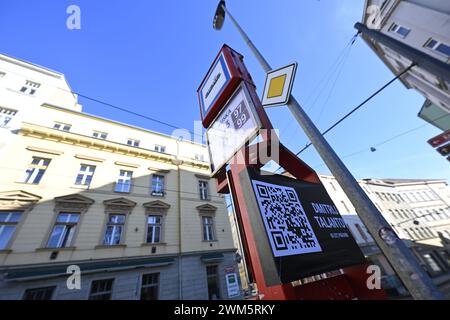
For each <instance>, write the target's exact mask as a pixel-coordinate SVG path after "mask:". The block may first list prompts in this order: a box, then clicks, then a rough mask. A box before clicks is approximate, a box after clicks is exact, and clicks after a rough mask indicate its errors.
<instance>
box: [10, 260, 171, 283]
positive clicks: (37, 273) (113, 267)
mask: <svg viewBox="0 0 450 320" xmlns="http://www.w3.org/2000/svg"><path fill="white" fill-rule="evenodd" d="M173 262H174V259H173V258H166V257H163V258H141V259H127V260H112V261H111V260H109V261H101V262H87V263H86V262H84V263H76V262H73V263H68V264H64V265H58V266H44V267H42V266H40V267H34V268H33V267H27V268H20V269H19V268H17V269H16V268H14V269H10V270H7V271H6V274H5V280H6V281H26V280H34V279H42V278H53V277H58V276H66V275H67V267H68V266H70V265H77V266H79V267H80V270H81V273H82V274H87V273H97V272H113V271H120V270H128V269H136V268H144V267H158V266H166V265H169V264H172V263H173Z"/></svg>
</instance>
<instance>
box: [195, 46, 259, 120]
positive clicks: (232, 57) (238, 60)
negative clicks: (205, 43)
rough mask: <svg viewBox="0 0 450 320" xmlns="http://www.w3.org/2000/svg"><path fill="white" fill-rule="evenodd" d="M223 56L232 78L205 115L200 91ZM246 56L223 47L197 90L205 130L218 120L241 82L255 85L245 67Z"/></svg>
mask: <svg viewBox="0 0 450 320" xmlns="http://www.w3.org/2000/svg"><path fill="white" fill-rule="evenodd" d="M221 54H223V56H224V59H225V62H226V64H227V66H228V69H229V71H230V77H231V79H230V80H229V82H228V84H227V85H226V86H225V87H224V89H223V91H222V93H220V95H219V97H218V98H217V100H216V101H215V102H214V104H213V105H212V106H211V107H210V108H209V111H208V113H207V114H203V108H202V103H201V97H200V95H201V93H200V89H201V88H202V87H203V84H204V83H205V82H206V80H207V79H208V77H209V76H210V73H211V71H212V69H213V67H214V65H215V63H216V62H217V60H218V59H219V57H220V55H221ZM243 61H244V56H243V55H241V54H240V53H238V52H236V51H234V50H233V49H232V48H230V47H229V46H227V45H226V44H224V45H223V47H222V49H221V50H220V51H219V53H218V54H217V56H216V58H215V59H214V62H213V64H212V65H211V67H210V68H209V69H208V72H207V74H206V76H205V78H203V80H202V83H201V84H200V86H199V87H198V89H197V93H198V99H199V101H198V102H199V105H200V115H201V117H202V124H203V127H204V128H208V127H209V126H210V124H211V122H212V121H213V120H214V119H215V118H216V116H217V115H218V114H219V113H220V111H222V108H223V106H224V105H225V103H226V101H227V100H228V98H229V97H230V96H231V95H232V94H233V92H234V90H235V89H236V88H237V87H238V85H239V84H240V83H241V81H246V82H249V83H253V79H252V77H251V75H250V73H249V72H248V71H247V68H246V67H245V65H244V62H243Z"/></svg>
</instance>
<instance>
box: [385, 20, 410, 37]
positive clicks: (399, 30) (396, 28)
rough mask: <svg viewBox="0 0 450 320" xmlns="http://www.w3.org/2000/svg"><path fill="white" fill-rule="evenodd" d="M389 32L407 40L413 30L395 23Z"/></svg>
mask: <svg viewBox="0 0 450 320" xmlns="http://www.w3.org/2000/svg"><path fill="white" fill-rule="evenodd" d="M389 31H390V32H394V33H395V34H397V35H398V36H400V37H401V38H406V36H407V35H408V33H409V32H410V31H411V29H408V28H406V27H403V26H401V25H398V24H396V23H393V24H392V26H391V27H390V28H389Z"/></svg>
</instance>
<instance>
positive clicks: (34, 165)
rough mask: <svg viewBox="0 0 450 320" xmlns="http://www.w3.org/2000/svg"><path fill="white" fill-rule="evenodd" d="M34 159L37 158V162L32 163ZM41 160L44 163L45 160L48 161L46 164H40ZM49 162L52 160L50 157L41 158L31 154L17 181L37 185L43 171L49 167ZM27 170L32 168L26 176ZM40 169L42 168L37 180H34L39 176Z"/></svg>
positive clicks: (43, 173)
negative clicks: (29, 160)
mask: <svg viewBox="0 0 450 320" xmlns="http://www.w3.org/2000/svg"><path fill="white" fill-rule="evenodd" d="M35 159H39V160H38V163H33V162H34V160H35ZM41 160H42V161H43V163H45V161H48V163H47V165H44V164H40V162H41ZM51 162H52V159H51V158H42V157H37V156H32V159H31V163H29V164H28V165H27V168H26V170H25V173H24V174H23V176H22V178H20V180H19V182H20V183H26V184H34V185H38V184H39V183H41V181H42V178H44V175H45V172H47V170H48V168H49V167H50V163H51ZM29 170H32V172H31V173H29V175H28V177H26V175H27V172H28V171H29ZM41 170H43V172H42V175H41V176H40V178H39V180H38V181H37V182H35V181H36V178H37V177H38V176H39V174H40V171H41ZM32 177H33V179H31V178H32ZM30 180H32V181H33V182H29V181H30Z"/></svg>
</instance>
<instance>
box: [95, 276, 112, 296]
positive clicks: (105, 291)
mask: <svg viewBox="0 0 450 320" xmlns="http://www.w3.org/2000/svg"><path fill="white" fill-rule="evenodd" d="M113 283H114V279H104V280H94V281H92V284H91V291H90V293H89V300H111V295H112V287H113Z"/></svg>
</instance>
